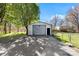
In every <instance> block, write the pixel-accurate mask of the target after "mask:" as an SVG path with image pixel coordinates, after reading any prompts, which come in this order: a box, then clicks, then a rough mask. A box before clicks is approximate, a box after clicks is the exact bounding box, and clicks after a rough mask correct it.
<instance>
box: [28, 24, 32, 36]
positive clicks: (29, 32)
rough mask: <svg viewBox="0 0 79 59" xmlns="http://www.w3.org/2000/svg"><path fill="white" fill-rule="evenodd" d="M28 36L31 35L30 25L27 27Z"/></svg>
mask: <svg viewBox="0 0 79 59" xmlns="http://www.w3.org/2000/svg"><path fill="white" fill-rule="evenodd" d="M28 35H32V25H28Z"/></svg>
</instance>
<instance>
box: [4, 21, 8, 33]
mask: <svg viewBox="0 0 79 59" xmlns="http://www.w3.org/2000/svg"><path fill="white" fill-rule="evenodd" d="M4 33H5V34H6V33H7V22H6V21H4Z"/></svg>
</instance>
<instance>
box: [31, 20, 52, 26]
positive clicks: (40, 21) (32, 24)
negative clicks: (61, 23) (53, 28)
mask: <svg viewBox="0 0 79 59" xmlns="http://www.w3.org/2000/svg"><path fill="white" fill-rule="evenodd" d="M38 23H44V24H48V25H52V24H49V23H47V22H42V21H39V22H35V23H32V24H31V25H34V24H38Z"/></svg>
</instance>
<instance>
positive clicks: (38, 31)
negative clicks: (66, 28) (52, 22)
mask: <svg viewBox="0 0 79 59" xmlns="http://www.w3.org/2000/svg"><path fill="white" fill-rule="evenodd" d="M33 35H46V26H45V25H33Z"/></svg>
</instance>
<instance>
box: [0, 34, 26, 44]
mask: <svg viewBox="0 0 79 59" xmlns="http://www.w3.org/2000/svg"><path fill="white" fill-rule="evenodd" d="M23 36H26V35H25V34H24V33H20V34H18V33H17V34H16V33H15V34H12V35H8V36H1V37H0V43H8V42H13V41H15V40H16V39H18V38H20V37H23Z"/></svg>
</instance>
